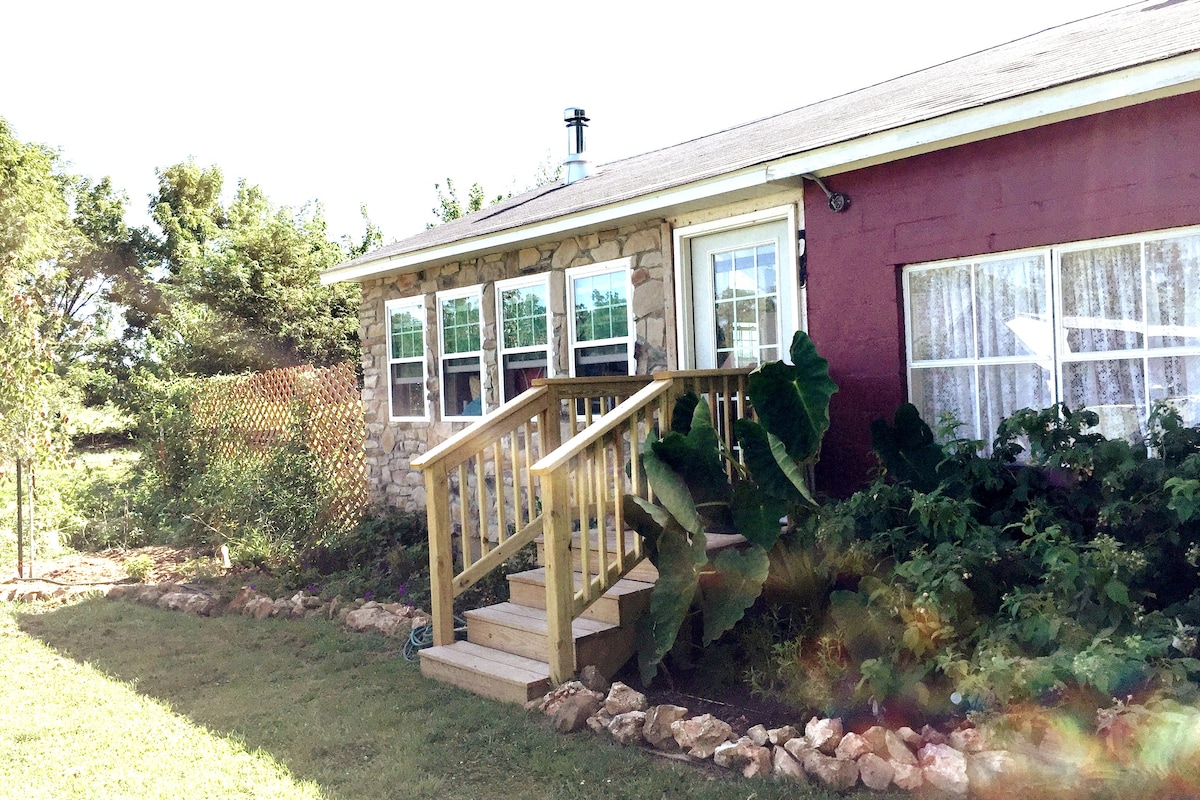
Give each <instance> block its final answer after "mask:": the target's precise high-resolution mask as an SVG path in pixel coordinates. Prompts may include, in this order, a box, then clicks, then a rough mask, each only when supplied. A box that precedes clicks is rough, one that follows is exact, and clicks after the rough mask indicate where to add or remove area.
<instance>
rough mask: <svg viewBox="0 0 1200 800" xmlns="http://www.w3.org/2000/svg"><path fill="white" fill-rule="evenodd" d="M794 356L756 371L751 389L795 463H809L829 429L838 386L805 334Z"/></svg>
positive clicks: (765, 419)
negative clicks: (832, 402) (831, 408)
mask: <svg viewBox="0 0 1200 800" xmlns="http://www.w3.org/2000/svg"><path fill="white" fill-rule="evenodd" d="M790 352H791V357H792V363H791V364H785V363H784V362H782V361H771V362H768V363H766V364H763V365H761V366H760V367H759V368H758V369H756V370H754V372H751V373H750V377H749V383H748V390H749V394H750V402H751V403H752V404H753V405H754V411H755V413H756V414H758V418H759V420H761V421H762V423H763V425H764V426H765V427H766V429H767V430H768V431H769V432H771V433H772V434H774V435H775V436H777V437H779V439H780V440H781V441H782V442H783V444H784V447H785V448H786V449H787V453H788V455H789V456H791V457H792V459H794V460H795V461H799V462H804V461H807V460H808V459H810V458H814V457H816V455H817V453H818V451H819V450H820V447H821V438H822V437H823V436H824V435H825V432H826V431H827V430H829V400H830V398H831V397H833V393H834V392H836V391H837V384H835V383H834V382H833V380H832V379H830V377H829V362H828V361H826V360H825V359H824V358H822V357H821V356H820V355H819V354H818V353H817V348H816V346H815V345H814V344H813V343H812V340H811V339H809V338H808V334H806V333H804V331H796V335H795V336H794V337H793V338H792V347H791V351H790Z"/></svg>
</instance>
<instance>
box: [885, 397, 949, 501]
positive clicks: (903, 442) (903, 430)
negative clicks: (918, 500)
mask: <svg viewBox="0 0 1200 800" xmlns="http://www.w3.org/2000/svg"><path fill="white" fill-rule="evenodd" d="M871 445H872V447H874V449H875V452H876V454H878V456H879V458H880V460H881V461H883V466H884V469H886V470H887V474H888V477H890V478H891V479H892V480H893V481H895V482H897V483H907V484H908V485H909V486H911V487H912V488H914V489H916V490H917V491H919V492H926V493H928V492H932V491H933V490H934V489H936V488H937V486H938V484H939V482H940V477H939V470H938V465H939V464H940V462H941V461H942V458H943V454H942V448H940V447H938V446H937V443H936V442H935V441H934V437H933V431H932V430H930V428H929V426H928V425H926V424H925V421H924V420H923V419H921V414H920V412H919V411H917V407H916V406H914V405H913V404H912V403H905V404H903V405H902V406H900V408H898V409H896V415H895V417H894V424H892V425H889V424H888V423H887V420H882V419H877V420H875V421H874V422H872V423H871Z"/></svg>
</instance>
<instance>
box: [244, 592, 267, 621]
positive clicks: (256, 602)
mask: <svg viewBox="0 0 1200 800" xmlns="http://www.w3.org/2000/svg"><path fill="white" fill-rule="evenodd" d="M242 613H243V614H245V615H246V616H248V617H254V618H255V619H266V618H267V617H270V616H271V615H273V614H274V613H275V602H274V601H273V600H272V599H271V598H269V597H256V598H254V599H253V600H251V601H250V602H248V603H246V607H245V608H243V609H242Z"/></svg>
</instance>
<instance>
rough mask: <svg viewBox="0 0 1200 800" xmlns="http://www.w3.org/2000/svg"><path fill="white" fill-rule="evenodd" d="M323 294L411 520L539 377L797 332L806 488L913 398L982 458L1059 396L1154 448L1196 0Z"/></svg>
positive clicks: (1171, 318)
mask: <svg viewBox="0 0 1200 800" xmlns="http://www.w3.org/2000/svg"><path fill="white" fill-rule="evenodd" d="M581 117H582V113H581V112H580V113H579V114H577V115H575V116H574V117H573V118H572V119H571V120H569V121H570V122H571V124H576V125H578V124H579V123H580V122H581V121H582V120H581V119H580V118H581ZM578 149H582V148H578ZM582 161H583V159H582V156H581V155H580V154H579V153H574V154H572V162H573V165H572V171H574V172H576V173H585V172H586V169H584V168H583V167H584V165H583V164H582V163H580V162H582ZM323 280H325V281H326V282H336V281H358V282H360V283H361V284H362V287H363V305H362V312H361V313H362V333H363V346H364V355H363V367H364V376H365V377H364V381H365V387H364V389H363V401H364V404H365V406H366V409H367V419H368V453H367V456H368V462H369V464H370V471H371V487H372V493H373V497H374V499H375V500H377V501H380V502H386V503H389V504H391V505H395V506H402V507H420V506H422V505H424V504H425V503H426V501H427V500H429V499H430V498H429V497H428V496H427V486H429V485H432V484H426V482H425V479H424V478H423V477H422V475H421V474H420V473H418V472H415V471H414V470H413V469H412V468H411V467H410V462H412V461H413V460H414V459H416V458H417V456H418V454H421V453H426V452H428V451H432V450H433V449H435V445H437V443H439V442H442V441H444V440H446V439H447V438H448V437H450V436H451V435H452V434H454V433H455V432H456V431H458V430H461V429H463V428H465V427H466V426H467V424H468V423H470V422H471V421H473V420H478V419H480V415H481V414H485V413H490V412H493V411H495V410H496V409H499V408H501V407H502V406H504V405H505V404H506V403H509V402H510V401H512V400H513V398H515V397H517V396H518V395H520V393H521V392H522V391H523V390H524V389H525V388H527V387H528V386H530V385H531V384H532V383H534V381H535V380H536V379H538V378H544V377H552V376H567V377H571V378H576V379H579V380H585V379H586V380H593V379H595V378H597V377H599V376H638V375H642V376H645V375H648V374H650V373H654V372H657V371H663V370H667V371H683V372H686V371H695V370H712V369H728V368H737V367H745V366H750V365H753V364H755V363H758V362H760V361H763V360H769V359H774V358H778V357H780V356H782V355H783V354H784V351H783V349H781V348H784V349H785V348H786V343H787V341H788V340H789V339H790V336H791V332H792V331H793V330H794V329H797V328H803V329H805V330H807V331H808V332H809V334H810V335H811V337H812V338H813V340H814V341H815V343H816V345H817V347H818V348H819V350H820V352H821V353H822V355H824V356H825V357H826V358H828V359H829V362H830V370H831V374H832V376H833V378H834V380H835V381H836V382H837V384H838V386H839V387H840V389H839V392H838V394H837V395H835V397H834V399H833V404H832V407H831V418H832V424H831V428H830V431H829V434H828V435H827V437H826V439H825V444H824V447H823V451H822V458H821V462H820V465H819V467H818V470H817V475H816V481H817V485H818V488H820V489H821V490H824V491H826V492H829V493H833V494H846V493H848V492H850V491H852V490H853V489H855V488H856V487H858V486H860V485H862V484H863V483H864V481H865V480H866V479H867V477H868V476H869V474H870V472H871V470H872V469H873V465H874V460H873V456H872V455H871V453H870V434H869V426H870V423H871V422H872V420H874V419H877V418H880V417H890V415H891V414H892V413H893V412H894V411H895V409H896V407H897V406H898V405H899V404H901V403H903V402H905V401H906V400H910V399H911V400H912V402H914V403H916V404H917V405H918V407H919V408H921V410H922V413H923V415H924V416H925V417H926V418H927V419H936V418H937V416H938V415H939V414H940V413H942V412H948V413H951V414H953V415H954V416H956V417H957V418H958V419H959V420H962V421H963V422H964V423H965V428H964V429H963V430H962V431H961V432H962V433H965V434H968V435H971V436H975V437H978V438H981V439H987V438H989V437H990V435H991V433H993V432H994V431H995V427H996V424H997V423H998V422H999V420H1000V419H1001V418H1002V417H1003V416H1005V415H1007V414H1008V413H1011V412H1012V411H1015V410H1017V409H1019V408H1022V407H1026V406H1046V405H1049V404H1050V403H1053V402H1056V401H1060V400H1061V401H1064V402H1066V403H1067V404H1068V405H1069V406H1071V407H1089V408H1093V409H1095V410H1096V411H1097V412H1098V413H1099V414H1100V416H1101V425H1102V428H1103V429H1104V430H1105V432H1106V433H1108V434H1109V435H1122V436H1130V437H1134V436H1139V435H1141V434H1142V433H1143V432H1144V430H1145V420H1146V416H1147V414H1148V411H1149V408H1150V406H1151V405H1152V404H1153V403H1154V402H1155V401H1159V400H1165V401H1168V402H1171V403H1173V404H1174V405H1175V406H1176V407H1177V408H1179V409H1180V411H1181V412H1182V413H1183V414H1184V416H1185V417H1186V419H1187V420H1188V422H1190V423H1191V424H1196V423H1200V0H1148V2H1142V3H1138V4H1134V5H1130V6H1128V7H1125V8H1121V9H1118V10H1116V11H1112V12H1108V13H1104V14H1100V15H1097V16H1094V17H1090V18H1087V19H1083V20H1080V21H1077V22H1074V23H1070V24H1067V25H1062V26H1060V27H1056V28H1053V29H1050V30H1047V31H1043V32H1041V33H1037V34H1034V35H1032V36H1029V37H1026V38H1024V39H1020V40H1018V41H1015V42H1011V43H1009V44H1005V45H1002V46H999V47H995V48H992V49H989V50H986V51H983V52H979V53H975V54H973V55H969V56H965V57H963V58H960V59H957V60H955V61H951V62H948V63H946V64H942V65H939V66H936V67H932V68H929V69H926V70H922V71H919V72H915V73H912V74H910V75H906V76H903V77H900V78H896V79H895V80H891V81H887V82H884V83H881V84H878V85H875V86H871V87H868V88H865V89H862V90H860V91H857V92H853V93H850V94H847V95H843V96H840V97H835V98H832V99H829V100H825V101H822V102H818V103H814V104H812V105H809V106H805V107H803V108H799V109H796V110H794V111H789V112H786V113H782V114H779V115H777V116H774V117H770V118H767V119H763V120H759V121H757V122H752V123H749V124H746V125H741V126H738V127H736V128H731V129H729V130H726V131H722V132H719V133H716V134H713V135H711V136H706V137H703V138H700V139H696V140H693V141H690V142H685V143H683V144H680V145H677V146H674V147H669V148H666V149H663V150H658V151H655V152H652V153H647V154H644V155H640V156H635V157H632V158H628V159H624V160H622V161H617V162H615V163H611V164H606V165H603V166H601V167H599V168H598V169H595V170H593V171H592V173H591V174H589V175H587V176H586V177H579V178H578V179H576V180H573V181H571V182H563V183H558V184H553V185H549V186H544V187H541V188H539V189H535V190H533V191H531V192H527V193H525V194H522V195H519V196H517V197H513V198H510V199H508V200H506V201H503V202H502V203H499V204H497V205H494V206H490V207H488V208H486V209H484V210H481V211H479V212H476V213H474V214H471V215H470V216H468V217H465V218H462V219H459V220H455V221H453V222H450V223H447V224H445V225H442V226H439V227H436V228H433V229H430V230H427V231H424V232H422V233H420V234H417V235H416V236H413V237H411V238H408V239H405V240H403V241H400V242H398V243H396V244H393V245H390V246H387V247H384V248H382V249H380V250H377V251H375V252H373V253H370V254H368V255H366V256H363V257H361V258H358V259H355V260H353V261H350V262H347V263H345V264H342V265H340V266H338V267H336V268H334V269H332V270H330V271H328V272H327V273H325V275H324V276H323ZM635 389H636V387H630V392H634V391H635ZM717 396H724V395H722V393H721V392H720V391H717V392H716V393H715V394H714V397H717ZM575 402H576V412H577V414H576V415H578V413H581V412H580V411H579V409H580V408H581V406H580V405H579V403H580V402H581V401H578V400H576V401H575ZM589 402H592V403H593V404H594V403H595V401H589ZM608 407H610V406H606V407H604V408H601V407H599V406H597V407H596V411H597V413H600V412H602V411H603V410H605V409H606V408H608ZM589 410H590V408H589ZM634 433H636V431H634ZM555 435H557V434H555ZM513 452H514V454H515V453H516V452H517V450H516V449H514V451H513ZM543 452H544V451H543ZM481 463H482V462H477V463H476V467H478V468H479V472H478V473H477V477H476V478H475V482H474V484H472V483H471V477H470V476H469V475H467V476H460V482H459V484H457V485H458V487H459V488H458V489H457V490H455V491H457V492H458V493H459V494H458V495H456V496H461V497H465V496H466V494H465V492H466V489H467V488H469V485H474V486H475V487H479V486H483V485H485V484H487V485H489V486H490V485H491V484H493V483H503V481H497V480H496V478H495V476H497V475H501V474H504V470H505V469H507V467H506V466H505V465H506V464H510V462H509V461H505V460H504V459H503V458H500V459H499V460H497V461H496V462H495V465H493V466H492V467H489V468H488V469H484V468H482V467H480V466H479V464H481ZM422 465H423V466H427V462H422ZM496 465H499V466H496ZM489 470H491V471H489ZM534 474H548V473H538V472H537V470H534ZM426 477H428V476H426ZM526 480H528V476H526ZM438 485H439V486H443V488H444V484H438ZM531 485H532V484H530V483H528V482H527V483H524V484H522V486H523V487H525V488H524V489H521V491H524V492H526V493H527V494H529V493H531V492H530V490H529V487H530V486H531ZM510 488H511V489H512V492H513V495H512V496H513V501H512V502H511V503H509V506H513V505H519V503H517V502H516V496H517V492H518V488H519V487H510ZM451 493H453V492H451ZM464 507H465V505H464ZM499 508H500V509H501V512H503V511H504V509H505V508H506V506H505V503H504V502H501V503H500V506H499ZM439 513H441V516H442V517H443V518H444V517H445V516H446V514H447V513H450V512H446V511H443V512H439ZM433 516H434V512H432V511H431V520H432V519H433ZM584 516H586V514H585V515H584ZM593 516H594V515H593ZM510 519H511V517H510ZM522 519H526V518H522ZM460 522H461V523H462V524H458V523H456V525H457V527H456V528H455V530H456V531H458V534H456V535H463V531H464V530H465V528H466V527H467V526H466V524H465V523H466V517H465V516H464V517H462V519H461V520H460ZM577 522H578V521H577ZM517 527H518V529H519V528H520V527H521V526H519V525H518V526H517ZM575 527H576V528H580V527H586V524H576V526H575ZM618 527H619V526H618ZM610 532H611V531H610ZM502 536H503V535H501V537H502ZM485 539H486V537H485V538H484V539H481V540H480V541H481V543H482V544H481V547H482V548H483V549H484V550H486V549H487V547H488V545H487V544H486V541H485ZM459 547H460V549H461V548H462V547H463V546H462V545H460V546H459ZM563 547H564V548H566V545H563ZM466 549H468V550H469V548H466ZM562 552H563V553H565V552H566V549H564V550H563V551H562ZM468 560H469V559H468ZM568 661H569V659H568ZM568 666H569V664H568ZM568 671H569V670H568ZM560 672H561V671H560Z"/></svg>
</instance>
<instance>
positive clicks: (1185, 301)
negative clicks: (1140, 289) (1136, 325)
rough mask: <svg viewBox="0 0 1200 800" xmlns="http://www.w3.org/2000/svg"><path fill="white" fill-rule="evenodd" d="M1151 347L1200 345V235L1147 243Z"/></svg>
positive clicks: (1148, 319)
mask: <svg viewBox="0 0 1200 800" xmlns="http://www.w3.org/2000/svg"><path fill="white" fill-rule="evenodd" d="M1146 317H1147V319H1146V322H1147V324H1148V326H1149V328H1148V331H1147V332H1148V333H1149V343H1150V347H1194V346H1197V345H1200V235H1194V236H1182V237H1179V238H1177V239H1164V240H1160V241H1156V242H1147V243H1146Z"/></svg>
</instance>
